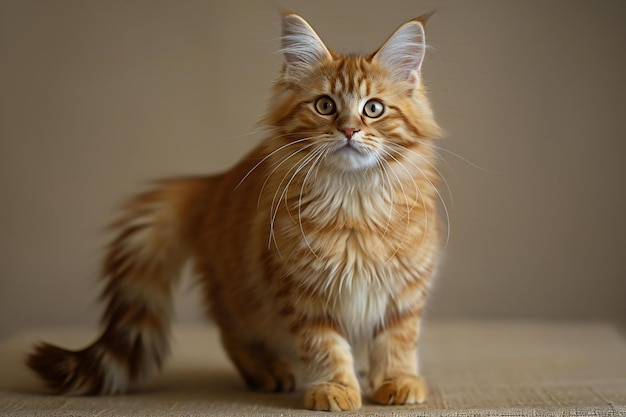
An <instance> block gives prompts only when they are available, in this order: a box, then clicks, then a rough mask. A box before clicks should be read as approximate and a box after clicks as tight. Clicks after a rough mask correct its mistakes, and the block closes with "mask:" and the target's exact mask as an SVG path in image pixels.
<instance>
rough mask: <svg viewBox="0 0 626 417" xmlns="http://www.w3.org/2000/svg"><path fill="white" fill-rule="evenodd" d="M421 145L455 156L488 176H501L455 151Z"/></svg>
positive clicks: (430, 144) (431, 144)
mask: <svg viewBox="0 0 626 417" xmlns="http://www.w3.org/2000/svg"><path fill="white" fill-rule="evenodd" d="M419 143H421V144H424V145H426V146H431V147H432V148H434V149H437V150H439V151H442V152H446V153H448V154H450V155H452V156H455V157H457V158H458V159H460V160H461V161H463V162H465V163H466V164H468V165H470V166H472V167H474V168H476V169H479V170H481V171H483V172H486V173H487V174H492V175H499V174H500V173H499V172H496V171H491V170H489V169H487V168H483V167H481V166H480V165H477V164H475V163H473V162H472V161H470V160H469V159H467V158H464V157H462V156H461V155H459V154H458V153H456V152H453V151H451V150H449V149H446V148H443V147H441V146H437V145H435V144H433V143H426V142H423V141H419Z"/></svg>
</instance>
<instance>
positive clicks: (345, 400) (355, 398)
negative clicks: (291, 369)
mask: <svg viewBox="0 0 626 417" xmlns="http://www.w3.org/2000/svg"><path fill="white" fill-rule="evenodd" d="M304 407H305V408H307V409H309V410H321V411H344V410H356V409H358V408H361V392H360V391H359V390H358V389H355V388H352V387H349V386H346V385H342V384H337V383H334V382H322V383H319V384H317V385H314V386H312V387H311V388H309V389H308V390H307V392H306V394H305V396H304Z"/></svg>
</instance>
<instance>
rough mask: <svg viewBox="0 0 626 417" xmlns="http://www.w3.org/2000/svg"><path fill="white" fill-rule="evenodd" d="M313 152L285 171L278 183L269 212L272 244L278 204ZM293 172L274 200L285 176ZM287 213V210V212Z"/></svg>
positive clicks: (312, 155)
mask: <svg viewBox="0 0 626 417" xmlns="http://www.w3.org/2000/svg"><path fill="white" fill-rule="evenodd" d="M314 155H315V152H313V153H311V154H309V155H307V156H305V157H304V159H303V160H302V161H301V162H300V163H299V164H297V165H295V166H294V167H292V168H291V169H289V170H288V171H287V173H286V174H285V175H284V176H283V178H282V180H281V181H280V183H279V185H278V187H277V189H276V192H275V193H274V199H273V200H272V204H271V206H270V207H271V210H270V215H271V218H270V239H271V238H272V237H273V238H274V244H275V245H277V242H276V236H275V234H274V223H275V221H276V216H277V214H278V210H279V207H280V202H281V201H282V200H283V198H286V195H287V191H288V190H289V186H290V185H291V182H292V181H293V180H294V178H295V177H296V175H298V173H299V172H300V171H301V170H302V168H304V166H306V164H307V163H308V162H309V161H310V160H311V159H312V158H313V157H314ZM294 168H295V169H294ZM292 170H294V172H293V175H292V176H291V178H290V179H289V181H288V182H287V184H286V185H285V187H284V189H283V191H282V193H281V195H280V197H279V198H278V200H276V196H277V195H278V191H279V190H280V186H281V185H282V183H283V182H284V181H285V179H286V178H287V176H288V175H289V173H290V172H291V171H292ZM274 203H276V205H274ZM288 211H289V210H288Z"/></svg>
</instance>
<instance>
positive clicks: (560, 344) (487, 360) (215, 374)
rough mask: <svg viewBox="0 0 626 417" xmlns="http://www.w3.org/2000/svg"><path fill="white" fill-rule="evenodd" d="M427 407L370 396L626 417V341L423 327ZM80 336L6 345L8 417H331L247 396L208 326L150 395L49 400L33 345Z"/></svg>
mask: <svg viewBox="0 0 626 417" xmlns="http://www.w3.org/2000/svg"><path fill="white" fill-rule="evenodd" d="M422 334H423V335H424V336H423V340H422V343H421V346H420V354H421V357H420V360H421V368H422V371H423V374H424V375H425V377H426V378H427V380H428V382H429V385H430V396H429V398H428V400H427V401H426V403H425V404H422V405H419V406H410V407H395V406H394V407H386V406H379V405H375V404H373V403H372V401H371V399H370V398H369V396H368V395H369V394H368V392H367V391H366V392H365V393H364V407H363V408H362V409H361V410H359V411H358V412H345V413H341V414H342V415H346V416H352V415H355V416H356V415H367V416H396V417H398V416H412V415H421V416H459V417H460V416H478V415H481V416H482V415H484V416H626V340H624V338H623V336H622V335H621V334H620V333H619V332H618V331H617V330H616V329H614V328H612V327H611V326H608V325H605V324H598V323H569V322H560V323H554V322H549V323H542V322H519V321H467V322H434V323H429V324H427V325H426V326H425V327H424V329H423V333H422ZM92 336H93V333H92V332H90V331H86V330H85V329H81V328H50V329H42V330H33V331H29V332H24V333H21V334H18V335H15V336H14V337H11V338H9V339H7V340H4V341H2V342H1V343H0V415H3V416H4V415H7V416H130V415H135V416H155V417H160V416H213V415H223V416H243V415H273V416H301V415H312V414H320V415H328V414H327V413H312V412H309V411H306V410H301V409H300V404H301V394H300V393H294V394H261V393H255V392H250V391H248V390H246V389H245V388H244V385H243V384H242V382H241V381H240V380H239V378H238V376H237V374H236V372H235V371H234V369H233V368H232V366H231V365H230V363H229V362H228V360H227V359H226V356H225V355H224V353H223V351H222V350H221V347H220V345H219V342H218V335H217V332H216V330H215V329H214V328H213V327H211V326H210V325H180V326H178V327H176V328H175V330H174V343H173V357H172V360H170V362H168V364H167V366H166V369H165V370H164V372H163V373H162V374H161V375H160V376H159V377H158V378H157V379H156V380H155V382H154V383H153V384H152V385H151V386H150V387H148V388H147V389H146V390H144V391H142V392H138V393H133V394H129V395H122V396H115V397H57V396H51V395H47V394H46V393H45V391H43V389H42V387H41V386H40V384H39V382H38V381H37V380H36V379H35V378H34V376H33V375H31V374H30V372H28V370H27V369H26V368H25V366H24V365H23V357H24V355H25V352H26V351H27V349H28V346H29V345H30V344H31V343H32V342H34V341H36V340H41V339H44V340H47V341H50V342H55V343H59V344H62V345H65V346H68V347H79V346H80V345H81V344H83V343H85V342H87V341H88V340H90V337H92Z"/></svg>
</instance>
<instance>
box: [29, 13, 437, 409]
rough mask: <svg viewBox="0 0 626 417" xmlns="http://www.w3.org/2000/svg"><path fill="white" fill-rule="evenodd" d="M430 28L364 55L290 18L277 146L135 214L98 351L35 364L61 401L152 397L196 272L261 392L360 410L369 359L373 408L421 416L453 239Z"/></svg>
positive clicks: (115, 247) (120, 247) (42, 350)
mask: <svg viewBox="0 0 626 417" xmlns="http://www.w3.org/2000/svg"><path fill="white" fill-rule="evenodd" d="M425 20H426V17H421V18H417V19H415V20H411V21H409V22H407V23H405V24H403V25H402V26H400V28H399V29H398V30H397V31H396V32H395V33H393V35H392V36H391V37H390V38H389V39H388V40H387V41H386V42H385V43H384V44H383V45H382V47H381V48H380V49H379V50H378V51H376V52H375V53H373V54H371V55H366V56H361V55H340V54H338V53H336V52H334V51H332V50H330V49H328V48H327V47H326V46H325V45H324V43H323V42H322V40H321V39H320V38H319V36H318V35H317V34H316V33H315V32H314V31H313V29H312V28H311V26H309V24H308V23H307V22H306V21H305V20H304V19H302V18H301V17H300V16H298V15H295V14H291V13H286V14H284V15H283V17H282V37H281V41H282V50H281V52H282V56H283V59H284V64H283V68H282V71H281V73H280V76H279V78H278V79H277V81H276V82H275V84H274V87H273V96H272V99H271V102H270V108H269V111H268V112H267V115H266V116H265V118H264V119H263V125H264V126H266V127H267V128H268V135H267V138H266V140H265V141H264V142H263V143H262V144H261V145H260V146H259V147H258V148H256V149H255V150H253V151H252V152H251V153H250V154H249V155H248V156H247V157H246V158H244V159H243V160H242V161H241V162H240V163H239V164H238V165H236V166H235V167H233V168H232V169H231V170H229V171H227V172H225V173H223V174H221V175H216V176H209V177H197V178H180V179H170V180H164V181H161V182H159V183H158V184H156V186H155V187H154V188H153V189H152V190H150V191H148V192H146V193H143V194H140V195H138V196H136V197H135V198H133V199H131V200H130V201H129V202H128V203H127V204H126V205H125V206H124V210H123V213H122V214H121V216H120V217H119V219H118V220H117V221H116V222H115V223H114V224H113V228H114V230H115V232H116V235H115V237H114V239H113V240H112V242H111V243H110V246H109V248H108V253H107V255H106V258H105V260H104V264H103V272H102V274H103V277H104V279H105V281H106V284H105V288H104V292H103V299H104V300H105V302H106V310H105V312H104V316H103V331H102V334H101V336H100V337H99V338H98V339H97V340H96V341H95V342H93V343H92V344H91V345H89V346H88V347H86V348H84V349H82V350H78V351H69V350H65V349H61V348H59V347H55V346H52V345H49V344H39V345H38V346H36V348H35V351H34V352H33V353H32V354H31V356H30V357H29V359H28V365H29V366H30V367H31V368H32V369H34V370H35V371H36V372H37V373H39V375H41V377H42V378H43V379H44V380H45V381H47V383H48V384H49V386H50V387H52V388H53V389H54V390H56V391H57V392H59V393H72V394H116V393H123V392H126V391H127V390H129V389H132V388H134V387H137V386H139V385H141V384H143V383H145V382H146V381H147V380H148V379H149V378H150V377H151V376H152V375H153V374H154V373H155V371H157V370H158V369H159V368H160V367H161V365H162V364H163V361H164V360H165V357H166V355H167V353H168V331H169V327H170V316H171V314H172V305H171V304H172V291H173V287H174V286H175V284H176V282H177V280H178V277H179V273H180V270H181V267H182V266H183V264H184V263H185V262H187V261H191V262H193V264H194V266H195V270H196V272H197V274H198V276H199V279H200V281H201V283H202V288H203V292H204V295H205V296H206V301H207V306H208V310H209V312H210V314H211V316H212V317H213V318H214V319H215V321H216V322H217V324H218V326H219V328H220V330H221V336H222V341H223V345H224V347H225V349H226V351H227V353H228V355H229V356H230V358H231V359H232V361H233V363H234V364H235V366H236V367H237V369H238V370H239V372H240V373H241V376H242V377H243V379H244V380H245V382H246V383H247V384H248V385H249V386H250V387H251V388H253V389H259V390H264V391H291V390H294V389H295V388H296V387H299V386H303V387H304V389H305V394H304V406H305V407H306V408H308V409H314V410H351V409H357V408H359V407H360V406H361V388H360V386H359V381H358V379H357V376H356V375H355V369H354V359H353V354H352V348H353V347H355V346H357V345H361V344H367V345H368V346H369V374H368V376H369V382H370V384H371V388H372V392H373V397H374V399H375V400H376V401H377V402H379V403H382V404H412V403H420V402H422V401H424V399H425V396H426V386H425V383H424V381H423V379H422V378H421V377H420V376H419V373H418V363H417V351H416V349H417V341H418V336H419V324H420V318H421V315H422V309H423V306H424V301H425V299H426V295H427V293H428V288H429V281H430V280H431V277H432V275H433V273H434V270H435V268H436V265H437V258H438V253H439V252H440V234H441V230H440V226H439V224H438V220H437V200H438V192H437V189H436V181H437V170H436V168H435V166H434V162H435V153H434V151H433V145H432V140H433V139H434V138H436V137H437V136H438V135H439V133H440V131H439V128H438V126H437V124H436V123H435V121H434V119H433V115H432V112H431V108H430V105H429V102H428V100H427V98H426V95H425V91H424V87H423V82H422V74H421V71H420V69H421V66H422V61H423V58H424V52H425V37H424V27H423V25H424V22H425Z"/></svg>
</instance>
